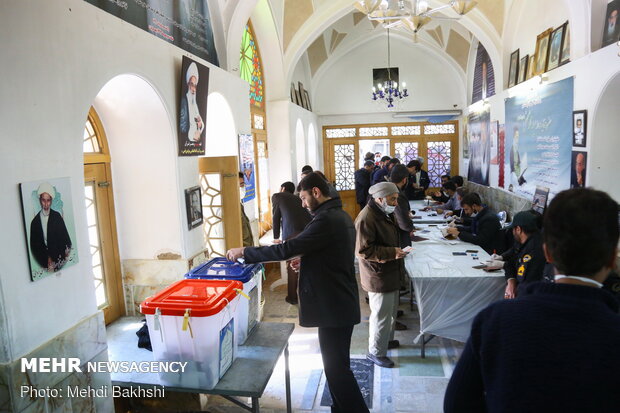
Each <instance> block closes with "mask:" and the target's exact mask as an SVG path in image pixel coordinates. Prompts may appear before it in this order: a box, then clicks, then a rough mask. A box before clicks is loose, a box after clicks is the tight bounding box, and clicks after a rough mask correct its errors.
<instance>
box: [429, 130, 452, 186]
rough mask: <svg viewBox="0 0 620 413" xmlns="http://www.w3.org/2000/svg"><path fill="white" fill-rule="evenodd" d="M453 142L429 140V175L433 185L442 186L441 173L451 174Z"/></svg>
mask: <svg viewBox="0 0 620 413" xmlns="http://www.w3.org/2000/svg"><path fill="white" fill-rule="evenodd" d="M451 146H452V145H451V142H450V141H441V142H429V143H428V154H427V158H428V160H427V163H428V177H429V178H430V181H431V187H434V188H439V187H441V175H450V160H451V157H452V155H451Z"/></svg>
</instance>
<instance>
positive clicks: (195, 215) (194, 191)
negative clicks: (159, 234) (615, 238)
mask: <svg viewBox="0 0 620 413" xmlns="http://www.w3.org/2000/svg"><path fill="white" fill-rule="evenodd" d="M185 211H186V212H187V229H188V230H191V229H193V228H196V227H197V226H200V225H201V224H202V222H203V218H202V193H201V192H200V187H199V186H193V187H191V188H187V189H186V190H185Z"/></svg>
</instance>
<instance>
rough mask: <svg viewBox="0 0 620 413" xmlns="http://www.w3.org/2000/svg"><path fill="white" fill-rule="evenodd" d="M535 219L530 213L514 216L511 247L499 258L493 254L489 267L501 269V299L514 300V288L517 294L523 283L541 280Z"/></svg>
mask: <svg viewBox="0 0 620 413" xmlns="http://www.w3.org/2000/svg"><path fill="white" fill-rule="evenodd" d="M537 219H538V217H536V216H535V215H534V214H533V213H532V212H531V211H521V212H519V213H517V214H516V215H515V216H514V218H513V220H512V223H511V224H510V227H509V229H512V235H513V237H514V239H515V245H514V246H513V247H512V248H510V249H509V250H508V251H506V252H504V253H503V254H502V255H497V254H493V255H492V256H491V261H490V262H489V268H504V272H505V276H506V291H505V293H504V298H515V297H516V296H517V288H518V290H519V291H521V290H522V289H523V288H524V287H525V286H526V285H527V284H529V283H533V282H536V281H540V280H542V279H543V274H544V271H545V265H546V264H547V260H545V254H544V252H543V247H542V236H541V234H540V230H539V229H538V225H537V224H536V221H537Z"/></svg>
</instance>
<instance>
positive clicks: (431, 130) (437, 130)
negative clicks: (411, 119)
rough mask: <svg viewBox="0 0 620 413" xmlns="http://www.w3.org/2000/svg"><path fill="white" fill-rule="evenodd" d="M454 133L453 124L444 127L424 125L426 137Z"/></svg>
mask: <svg viewBox="0 0 620 413" xmlns="http://www.w3.org/2000/svg"><path fill="white" fill-rule="evenodd" d="M454 132H455V128H454V125H453V124H451V123H449V124H444V125H424V134H425V135H445V134H448V133H454Z"/></svg>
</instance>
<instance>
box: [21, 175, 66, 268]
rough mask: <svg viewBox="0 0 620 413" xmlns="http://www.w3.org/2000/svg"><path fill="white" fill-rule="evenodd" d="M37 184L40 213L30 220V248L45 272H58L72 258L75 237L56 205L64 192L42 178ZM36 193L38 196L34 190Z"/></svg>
mask: <svg viewBox="0 0 620 413" xmlns="http://www.w3.org/2000/svg"><path fill="white" fill-rule="evenodd" d="M35 188H36V197H37V200H38V205H37V206H36V207H35V208H33V210H34V211H36V214H35V215H34V217H33V218H32V221H30V242H29V245H30V252H31V254H32V257H33V258H34V260H35V261H36V263H37V264H39V266H40V267H41V268H42V269H43V272H55V271H58V270H60V269H61V268H62V267H63V266H64V265H65V264H66V263H67V260H68V259H69V256H70V254H71V246H72V242H71V237H70V236H69V231H67V225H66V224H65V219H64V218H63V215H62V214H61V213H60V212H58V211H57V210H55V209H54V208H52V205H54V199H56V198H57V197H59V195H60V194H58V193H57V191H56V188H55V187H54V186H52V185H51V184H50V183H49V182H42V183H40V184H39V185H38V187H35ZM32 195H33V197H34V195H35V193H34V191H32ZM33 201H34V200H33ZM33 203H34V202H33ZM56 204H60V205H62V203H59V202H56ZM33 206H34V205H33ZM31 211H32V210H31ZM30 216H32V215H30Z"/></svg>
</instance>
